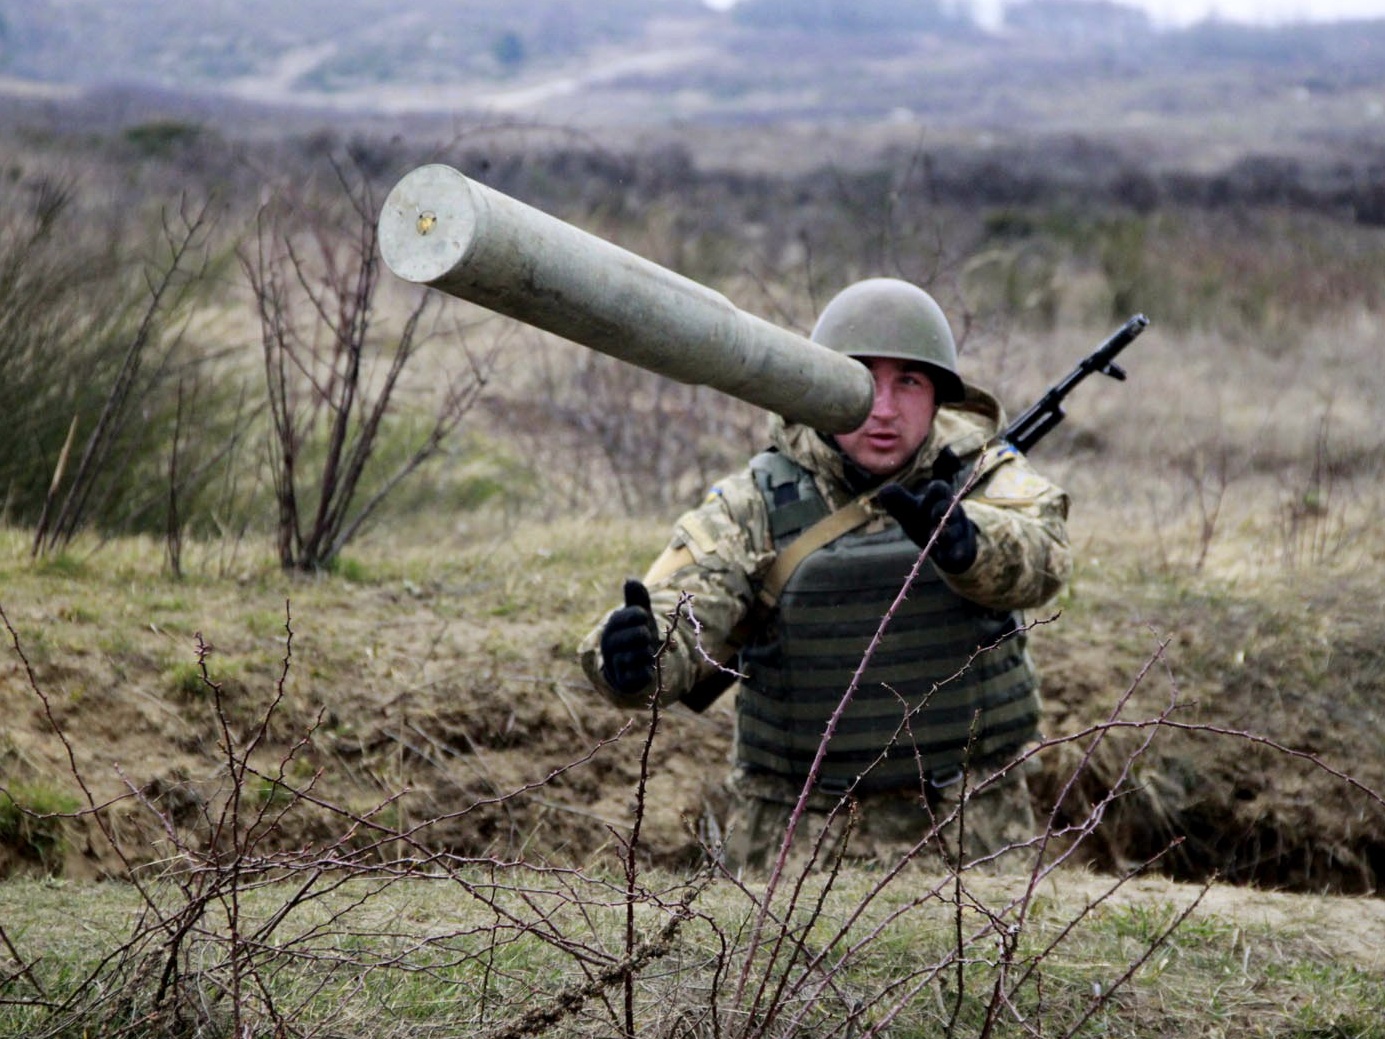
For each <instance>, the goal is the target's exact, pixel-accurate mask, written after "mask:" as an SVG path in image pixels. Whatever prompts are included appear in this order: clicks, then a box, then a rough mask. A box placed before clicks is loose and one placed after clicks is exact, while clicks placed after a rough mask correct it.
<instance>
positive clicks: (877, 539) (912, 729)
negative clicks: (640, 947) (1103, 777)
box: [580, 278, 1071, 871]
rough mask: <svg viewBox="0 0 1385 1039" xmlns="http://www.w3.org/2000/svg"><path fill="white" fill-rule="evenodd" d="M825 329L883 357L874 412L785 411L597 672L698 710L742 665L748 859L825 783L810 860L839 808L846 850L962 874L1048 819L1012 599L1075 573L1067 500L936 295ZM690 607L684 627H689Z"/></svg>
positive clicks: (613, 682)
mask: <svg viewBox="0 0 1385 1039" xmlns="http://www.w3.org/2000/svg"><path fill="white" fill-rule="evenodd" d="M812 338H813V340H814V341H815V342H818V343H821V344H823V345H825V346H827V347H830V348H831V349H834V350H837V351H840V352H842V353H844V354H847V355H849V356H851V357H855V358H857V359H858V360H860V361H861V362H862V363H864V364H865V365H866V366H867V367H868V368H869V369H870V372H871V374H872V377H873V379H874V383H875V395H874V401H873V405H872V408H871V411H870V414H869V417H868V418H867V419H866V420H865V422H864V423H863V424H862V425H861V426H860V427H858V428H857V429H856V430H854V431H853V432H851V433H847V434H841V435H838V436H835V437H833V436H829V435H826V434H823V433H819V432H817V431H815V430H813V429H810V428H807V427H806V426H802V425H790V424H786V423H785V422H784V421H783V420H781V419H779V418H778V417H777V416H776V418H775V419H774V420H773V422H772V424H771V443H772V446H771V447H770V448H769V450H767V451H765V452H763V453H761V454H759V455H757V456H756V457H755V458H753V459H751V461H750V463H749V465H748V466H747V467H746V468H745V469H744V470H742V471H741V472H739V473H737V474H735V475H734V476H731V477H728V478H727V479H725V480H722V481H721V482H720V483H718V484H716V485H715V486H714V487H713V488H712V489H711V491H710V493H709V494H708V495H707V497H706V499H705V500H704V501H703V503H702V504H701V505H700V506H699V507H697V508H695V509H693V510H692V511H690V512H688V513H686V514H685V515H684V516H682V517H681V518H680V519H679V520H678V521H677V523H676V524H675V527H674V532H673V536H672V538H671V540H670V542H669V544H668V547H667V548H666V549H665V550H664V552H663V553H662V554H661V555H660V556H659V558H658V559H657V560H655V562H654V564H653V565H652V566H651V568H650V570H649V572H648V573H647V574H646V576H645V579H644V581H643V582H640V581H633V580H632V581H628V582H627V583H626V589H625V595H626V604H625V606H623V607H621V608H618V609H616V610H614V611H612V612H611V613H610V614H609V615H608V616H607V617H606V618H605V619H604V620H603V621H602V623H601V624H599V625H598V626H597V627H596V629H595V630H593V631H592V632H591V634H589V635H588V636H587V638H586V639H585V640H584V641H583V643H582V646H581V649H580V653H581V660H582V665H583V668H584V669H585V671H586V673H587V675H588V677H589V678H590V679H591V681H592V683H593V685H594V686H595V687H596V688H597V689H598V690H599V691H600V692H601V693H602V694H603V695H604V696H606V697H607V698H608V699H610V700H611V701H612V702H614V703H616V704H618V705H622V706H639V705H648V704H649V703H650V701H651V698H652V697H654V696H656V695H657V697H658V698H659V700H660V702H662V703H672V702H674V701H677V700H680V699H689V700H692V699H696V698H698V697H700V696H702V695H703V693H704V691H705V690H706V689H707V688H708V687H709V686H710V687H712V688H714V689H715V688H716V687H717V684H718V683H719V682H720V683H721V684H725V682H724V679H723V678H722V676H723V674H724V673H725V672H724V671H723V670H722V669H721V666H720V665H721V663H722V662H725V663H726V664H727V665H728V666H729V667H730V668H734V670H735V671H736V672H737V673H738V675H739V681H738V682H737V688H736V701H735V702H736V735H735V743H734V761H733V770H732V773H731V775H730V777H729V780H728V784H729V787H730V791H731V795H732V809H731V815H730V820H729V824H728V827H727V831H726V840H725V847H724V849H723V852H724V861H725V863H726V865H727V866H728V868H730V869H732V870H733V871H735V870H741V869H746V868H749V869H755V868H763V867H764V866H766V865H767V864H769V863H771V862H773V861H774V858H775V856H776V855H777V854H778V851H779V849H780V847H781V845H782V844H783V842H784V838H785V834H786V827H788V826H789V824H790V820H791V818H792V816H793V814H794V810H795V805H796V804H797V803H798V801H799V798H800V794H803V793H804V789H805V785H807V784H808V783H809V781H810V779H812V786H811V788H810V789H808V790H807V792H806V794H805V805H806V809H807V810H808V812H809V815H808V816H805V817H804V825H799V826H798V827H797V828H796V829H795V843H794V851H795V853H796V854H800V855H801V854H806V853H808V851H809V850H811V849H812V848H813V847H815V846H816V841H815V840H814V838H815V837H816V836H817V835H818V834H819V833H821V831H822V823H823V821H824V820H827V821H828V825H829V826H830V827H831V829H830V830H829V834H830V835H831V836H832V838H833V840H836V841H842V842H845V843H839V844H837V845H835V847H836V850H837V851H839V852H842V853H844V854H846V855H848V856H850V857H853V858H863V859H870V858H875V857H881V858H883V857H887V856H898V855H900V854H907V853H909V851H910V849H912V848H914V847H916V846H921V845H926V846H929V847H932V848H936V849H937V850H939V851H940V852H942V853H943V854H946V855H947V856H948V858H949V860H950V861H952V862H954V863H961V862H969V861H973V860H976V859H978V858H987V859H990V858H991V857H993V856H995V855H996V853H998V852H1000V851H1001V850H1003V849H1004V848H1006V847H1008V846H1010V845H1012V844H1014V843H1016V842H1022V841H1024V840H1025V839H1026V838H1028V837H1030V836H1032V835H1033V832H1034V817H1033V812H1032V809H1031V807H1030V803H1029V792H1028V787H1027V785H1026V782H1025V778H1024V771H1025V769H1024V767H1023V761H1022V760H1020V759H1022V758H1023V756H1024V754H1025V751H1026V749H1027V748H1028V747H1030V746H1032V744H1033V743H1034V742H1035V740H1036V739H1037V737H1038V725H1039V716H1040V702H1039V692H1038V678H1037V675H1036V672H1035V670H1034V667H1033V664H1032V663H1031V661H1030V658H1029V654H1028V651H1027V648H1026V635H1025V630H1024V621H1023V619H1022V617H1021V615H1020V613H1019V612H1018V611H1020V610H1024V609H1028V608H1033V607H1037V606H1039V605H1041V604H1043V603H1044V602H1046V601H1047V600H1049V599H1050V598H1052V597H1053V595H1054V594H1055V593H1056V592H1057V591H1058V589H1059V588H1060V586H1061V585H1062V584H1063V582H1064V581H1065V580H1066V579H1067V576H1068V573H1069V569H1070V566H1071V559H1070V555H1069V549H1068V540H1067V532H1066V526H1065V524H1066V518H1067V510H1068V499H1067V496H1066V494H1064V492H1063V491H1061V490H1060V489H1059V488H1057V487H1055V486H1054V485H1053V484H1051V483H1050V482H1048V481H1047V480H1046V479H1044V478H1043V477H1042V476H1040V475H1038V474H1037V473H1036V472H1035V471H1034V470H1033V469H1032V468H1031V467H1030V465H1029V463H1028V462H1027V461H1026V460H1025V458H1024V457H1023V456H1022V455H1021V454H1020V453H1019V452H1018V451H1016V450H1015V449H1014V447H1012V446H1010V445H1009V444H1007V443H1006V442H1005V441H1004V440H1003V438H1002V436H1001V434H1002V433H1003V430H1004V427H1005V420H1004V415H1003V412H1002V409H1001V406H1000V404H999V402H998V401H997V400H996V399H995V398H994V397H993V396H991V395H990V394H988V393H986V392H985V391H983V390H980V389H978V388H977V387H975V386H971V385H968V384H966V383H965V382H964V381H963V380H962V378H961V376H960V375H959V374H958V370H957V351H956V345H955V343H954V341H953V337H952V332H951V330H950V329H949V327H948V323H947V319H946V317H945V316H944V314H943V312H942V310H941V309H940V308H939V307H938V305H937V303H936V302H934V300H933V299H932V297H931V296H929V295H928V294H927V293H926V292H924V291H923V290H922V289H920V288H918V287H916V286H914V285H911V284H909V283H907V282H903V281H899V280H896V279H892V278H872V279H869V280H866V281H862V282H858V283H857V284H854V285H851V286H849V287H847V288H846V289H845V290H843V291H842V292H841V293H839V294H838V295H837V296H836V297H835V298H833V299H832V300H831V302H829V304H828V305H827V307H826V309H824V311H823V312H822V315H821V316H820V318H819V319H818V322H817V324H816V326H815V328H814V329H813V332H812ZM930 545H931V548H930V549H929V552H928V557H927V559H926V560H925V561H923V563H922V565H921V567H920V571H919V574H918V577H917V579H916V580H915V582H914V583H913V585H912V587H911V588H910V589H909V592H908V596H907V598H906V599H905V600H904V601H903V602H902V605H901V606H900V607H899V609H898V610H897V611H896V613H895V614H894V616H893V618H892V620H891V622H890V623H889V625H888V627H887V628H886V629H885V635H884V638H883V640H882V641H881V642H880V644H879V646H878V648H877V649H876V651H875V652H874V654H873V655H872V656H871V657H870V660H869V666H868V668H867V669H866V670H865V672H864V674H863V675H862V676H861V678H860V680H859V683H858V684H856V685H855V687H854V692H853V694H852V695H851V697H850V698H849V700H848V701H847V702H846V704H845V707H844V709H842V710H841V711H840V717H838V718H837V719H836V722H835V725H834V727H833V729H832V732H831V735H830V738H828V739H827V740H826V743H825V746H822V754H821V755H819V748H820V745H822V744H823V741H824V736H825V734H826V733H827V730H828V727H829V724H830V723H831V721H832V719H833V718H834V716H835V715H837V714H838V713H839V707H840V705H841V704H842V701H843V698H844V694H846V693H847V691H848V690H849V689H851V688H852V687H853V677H854V676H855V674H856V672H857V670H858V668H859V666H860V664H861V661H862V660H863V657H864V655H865V654H866V652H867V648H868V646H869V645H870V643H871V641H872V639H873V638H874V636H875V635H876V633H877V630H878V628H879V627H880V623H881V619H882V617H884V616H885V615H886V613H887V612H888V611H889V608H890V606H891V604H892V603H893V602H894V601H895V599H896V596H897V595H898V594H899V592H900V589H901V588H902V586H903V585H904V583H905V581H906V579H907V577H908V575H909V573H910V571H911V569H912V568H913V567H914V566H915V565H916V564H917V563H918V562H919V555H920V550H921V549H922V548H924V547H927V546H930ZM685 594H686V595H688V596H690V598H689V599H686V600H684V599H683V597H684V595H685ZM680 601H684V603H685V605H684V610H685V611H690V612H691V614H692V619H691V620H690V619H689V618H688V617H686V616H683V617H680V618H679V620H678V622H677V623H673V622H672V618H673V617H674V616H675V615H676V613H675V611H677V610H678V608H679V603H680ZM655 617H661V618H668V620H667V621H666V622H665V624H664V625H663V626H662V627H663V628H664V629H665V630H663V631H661V630H660V626H659V625H656V622H655ZM694 620H695V623H694V622H693V621H694ZM670 625H671V627H672V630H671V632H670V631H668V630H667V629H668V628H669V627H670ZM665 641H667V646H666V647H665V648H664V649H663V652H662V653H658V650H659V647H660V646H662V645H663V644H664V642H665ZM656 653H658V655H657V662H656ZM819 757H820V760H818V759H819ZM959 806H964V807H962V810H960V811H959V810H958V808H959ZM845 808H850V811H844V810H843V809H845ZM848 818H850V819H851V820H852V823H851V825H850V827H848V826H846V825H845V820H847V819H848ZM814 822H816V823H817V825H813V823H814ZM848 831H849V832H848ZM824 847H825V846H824ZM820 853H821V851H819V854H820Z"/></svg>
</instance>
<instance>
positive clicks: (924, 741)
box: [736, 452, 1040, 793]
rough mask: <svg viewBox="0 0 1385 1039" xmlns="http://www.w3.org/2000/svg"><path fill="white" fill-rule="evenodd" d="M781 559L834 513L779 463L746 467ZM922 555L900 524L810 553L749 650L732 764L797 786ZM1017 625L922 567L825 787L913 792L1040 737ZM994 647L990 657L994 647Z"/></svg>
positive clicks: (802, 476)
mask: <svg viewBox="0 0 1385 1039" xmlns="http://www.w3.org/2000/svg"><path fill="white" fill-rule="evenodd" d="M751 469H752V471H753V472H754V474H755V479H756V482H757V485H758V486H759V487H760V490H761V492H762V493H763V495H764V497H765V503H766V505H767V506H768V508H769V517H770V531H771V534H772V536H773V538H774V543H775V547H776V548H778V549H780V550H782V549H783V548H784V547H785V546H786V545H788V544H789V543H791V542H792V541H793V539H794V538H795V537H796V536H797V535H798V534H800V533H801V532H802V531H803V530H804V529H805V528H807V527H808V526H810V525H811V524H812V523H814V522H816V520H818V519H820V518H821V517H823V516H825V515H827V513H828V508H827V504H826V503H825V502H824V501H823V500H822V497H821V495H819V494H818V492H817V489H816V487H815V486H814V484H813V480H812V477H811V476H810V475H809V474H808V473H807V472H806V471H805V470H803V469H802V468H801V467H800V466H798V465H796V464H795V463H793V462H791V461H789V460H788V459H787V458H785V457H784V456H783V455H781V454H777V453H775V452H765V453H763V454H761V455H758V456H756V457H755V459H753V460H752V462H751ZM918 554H919V549H918V546H917V545H915V544H914V543H913V542H912V541H911V540H910V539H909V538H908V536H907V535H905V533H904V532H903V531H902V530H901V529H900V528H899V526H898V525H897V524H895V523H889V524H886V525H884V527H883V529H880V530H871V529H870V528H858V529H857V530H854V531H851V532H849V533H847V534H845V535H843V536H842V537H839V538H837V539H836V540H835V541H833V542H831V543H830V544H828V545H826V546H825V547H823V548H820V549H818V550H817V551H815V552H813V553H811V554H810V555H809V556H808V557H807V558H806V559H805V560H804V561H803V562H802V563H801V564H800V565H799V567H798V569H797V570H795V571H794V574H793V576H792V577H791V578H790V579H789V581H788V583H787V584H786V585H785V587H784V590H783V593H782V595H781V597H780V599H779V603H778V608H777V610H776V611H775V613H774V615H773V616H772V618H771V619H770V622H769V623H768V624H767V625H765V626H764V627H763V628H762V629H761V630H760V631H759V632H758V633H757V634H756V636H755V637H754V638H753V639H752V640H751V641H750V642H749V643H748V644H747V645H746V646H745V647H744V648H743V649H742V650H741V654H740V670H741V672H742V673H743V674H744V675H745V676H746V677H745V679H744V680H743V681H742V682H741V687H740V692H739V704H738V711H737V716H738V718H737V727H736V758H737V762H738V764H739V765H740V766H741V767H743V768H746V769H748V770H749V771H751V772H759V773H768V774H770V775H774V776H778V777H781V778H785V779H788V780H790V781H792V782H794V783H798V784H801V783H802V782H803V781H804V780H805V779H806V778H807V776H808V772H809V769H810V767H811V765H812V763H813V759H814V758H815V756H816V754H817V749H818V745H819V743H820V742H821V740H822V736H823V733H824V732H825V730H826V727H827V723H828V721H829V720H830V718H831V717H832V714H833V713H834V712H835V711H836V709H837V705H838V704H839V703H840V701H841V699H842V696H843V694H844V693H845V692H846V690H847V689H848V687H849V686H850V684H851V680H852V676H853V675H854V674H855V672H856V670H857V668H858V667H859V666H860V662H861V660H862V658H863V657H864V655H865V652H866V649H867V647H868V646H869V644H870V641H871V639H872V638H873V637H874V636H875V633H876V631H877V629H878V628H879V626H880V620H881V618H882V617H883V616H884V615H885V613H886V611H887V610H888V609H889V606H890V604H891V603H892V602H893V601H894V599H895V597H896V596H897V595H898V593H899V589H900V588H901V587H902V586H903V584H904V581H905V579H906V578H907V576H908V574H909V571H910V570H911V569H912V567H913V565H914V562H915V560H917V559H918ZM1020 628H1021V621H1020V618H1019V617H1018V615H1017V614H1014V613H1009V612H998V611H995V610H990V609H987V608H985V607H982V606H978V605H977V604H975V603H972V602H970V601H969V600H967V599H964V598H962V597H961V596H959V595H957V593H956V592H954V591H952V589H951V588H949V587H948V585H947V584H946V583H945V582H944V581H943V580H942V578H941V577H940V576H939V575H938V572H937V571H936V570H935V569H934V567H933V565H932V564H931V563H928V562H925V563H924V565H923V567H922V568H921V569H920V572H919V576H918V578H917V579H916V581H915V583H914V586H913V587H912V588H911V589H910V592H909V595H908V598H907V599H906V600H905V601H904V602H903V604H902V606H901V608H900V609H899V611H898V612H897V613H896V614H895V617H894V619H893V620H892V621H891V623H890V626H889V628H888V629H887V632H886V634H885V637H884V639H883V641H882V642H881V644H880V646H879V647H877V650H876V653H875V655H874V657H873V658H872V660H871V663H870V667H869V668H868V669H867V671H866V672H865V674H864V676H863V678H862V680H861V682H860V684H859V686H858V687H857V689H856V692H855V695H854V697H853V698H852V701H851V703H850V704H849V705H848V707H847V709H846V710H845V712H844V713H843V715H842V717H841V719H840V720H839V722H838V725H837V729H836V732H835V733H834V735H833V737H832V740H831V742H830V743H829V744H828V747H827V755H826V757H825V759H824V761H823V765H822V770H821V773H820V776H819V779H818V786H819V788H820V789H823V790H825V791H829V792H838V791H842V790H845V789H847V788H850V787H853V786H854V789H855V790H856V792H858V793H867V792H873V791H882V790H894V789H901V790H903V789H908V788H914V789H918V788H919V786H920V784H921V782H922V781H923V780H924V779H932V780H933V781H935V782H942V781H944V778H945V777H946V778H950V777H951V776H955V774H956V772H957V770H958V768H959V767H960V766H962V765H963V763H964V762H965V761H966V760H967V758H968V757H969V756H970V757H971V758H972V759H973V760H976V759H980V758H985V757H988V756H991V755H994V754H997V753H999V752H1002V751H1006V750H1009V749H1012V748H1018V747H1019V746H1020V745H1022V744H1023V743H1025V742H1027V741H1028V740H1030V739H1031V738H1032V737H1033V736H1034V735H1035V734H1036V732H1037V729H1038V722H1039V711H1040V707H1039V696H1038V678H1037V675H1036V674H1035V671H1034V668H1033V665H1032V663H1031V662H1030V659H1029V655H1028V653H1027V652H1026V649H1025V641H1026V640H1025V635H1024V633H1023V631H1021V630H1020ZM987 647H989V648H987Z"/></svg>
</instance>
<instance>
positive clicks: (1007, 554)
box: [947, 445, 1072, 610]
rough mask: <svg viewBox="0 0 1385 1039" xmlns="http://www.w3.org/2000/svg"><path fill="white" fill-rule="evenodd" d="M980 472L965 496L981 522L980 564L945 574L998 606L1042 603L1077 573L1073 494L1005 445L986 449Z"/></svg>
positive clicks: (962, 589) (965, 592)
mask: <svg viewBox="0 0 1385 1039" xmlns="http://www.w3.org/2000/svg"><path fill="white" fill-rule="evenodd" d="M978 471H979V472H980V474H981V475H980V478H979V479H978V480H977V482H976V485H975V486H974V487H973V488H972V489H971V491H970V492H969V493H968V494H967V496H966V498H965V499H963V507H964V508H965V509H966V513H967V516H968V517H969V518H970V519H971V521H972V522H973V523H975V524H976V527H977V552H976V562H975V563H973V564H972V566H971V568H970V569H969V570H967V571H965V572H964V573H961V574H956V575H951V576H948V577H947V581H948V583H949V584H950V585H951V586H952V588H953V589H954V590H955V591H956V592H957V593H958V594H959V595H962V596H965V597H966V598H968V599H970V600H972V601H973V602H977V603H981V604H982V605H983V606H990V607H993V608H996V609H1004V610H1019V609H1027V608H1032V607H1036V606H1040V605H1042V604H1043V603H1045V602H1047V601H1048V600H1049V599H1051V598H1053V596H1055V595H1056V594H1057V593H1058V590H1059V589H1060V588H1061V587H1062V586H1063V583H1064V582H1065V581H1067V579H1068V576H1069V574H1070V573H1071V571H1072V553H1071V550H1070V548H1069V545H1068V532H1067V518H1068V496H1067V494H1065V493H1064V492H1063V491H1062V490H1061V489H1060V488H1058V487H1056V486H1055V485H1054V484H1052V483H1050V482H1049V481H1048V480H1046V479H1045V478H1044V477H1042V476H1040V475H1039V474H1038V473H1037V472H1036V471H1035V470H1034V469H1033V468H1032V467H1031V466H1030V464H1029V462H1028V460H1026V459H1025V457H1024V456H1023V455H1021V454H1020V453H1019V452H1018V451H1016V450H1015V449H1014V448H1013V447H1010V446H1008V445H1006V446H1005V447H1003V448H1001V449H1000V450H998V451H988V452H987V453H986V454H985V455H984V456H983V457H982V459H981V462H980V463H979V464H978Z"/></svg>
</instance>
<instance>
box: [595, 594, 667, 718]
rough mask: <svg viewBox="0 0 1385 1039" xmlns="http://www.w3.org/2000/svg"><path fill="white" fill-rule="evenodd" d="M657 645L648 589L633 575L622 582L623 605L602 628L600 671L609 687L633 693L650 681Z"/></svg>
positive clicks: (627, 694) (657, 637)
mask: <svg viewBox="0 0 1385 1039" xmlns="http://www.w3.org/2000/svg"><path fill="white" fill-rule="evenodd" d="M658 645H659V633H658V630H657V629H656V628H655V626H654V607H653V606H652V605H651V604H650V602H649V589H648V588H646V587H645V586H644V585H643V584H642V583H641V582H639V581H636V580H634V579H633V578H632V579H631V580H628V581H626V582H625V605H624V606H622V607H621V608H620V609H618V610H616V612H615V613H613V614H611V616H610V619H608V620H607V621H606V626H605V627H604V628H602V629H601V673H602V675H603V676H604V677H605V679H606V681H607V682H609V683H610V684H611V688H613V689H614V690H616V692H618V693H620V694H621V695H622V696H632V695H634V694H635V693H638V692H639V691H640V690H641V689H643V688H644V687H645V686H647V685H649V683H650V681H651V680H652V679H653V678H654V653H655V651H656V650H657V649H658Z"/></svg>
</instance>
